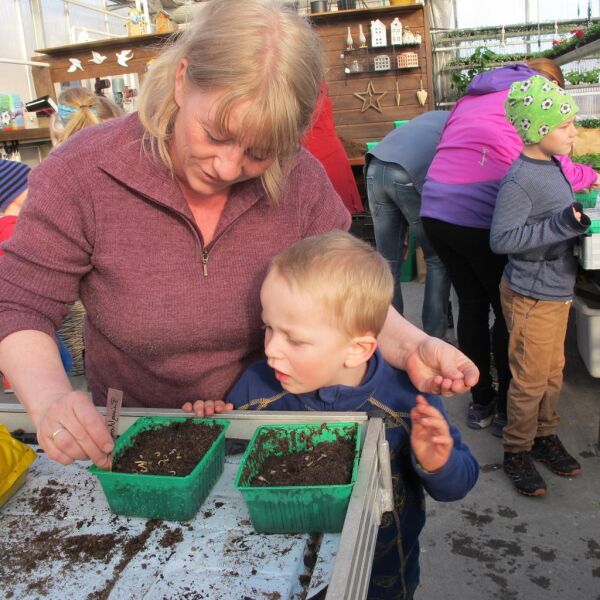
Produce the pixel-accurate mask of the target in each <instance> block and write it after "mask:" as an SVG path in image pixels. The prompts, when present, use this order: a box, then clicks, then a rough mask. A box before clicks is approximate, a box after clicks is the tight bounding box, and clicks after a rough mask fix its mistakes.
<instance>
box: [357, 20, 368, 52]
mask: <svg viewBox="0 0 600 600" xmlns="http://www.w3.org/2000/svg"><path fill="white" fill-rule="evenodd" d="M358 41H359V42H360V47H361V48H366V47H367V38H366V37H365V32H364V31H363V28H362V24H359V25H358Z"/></svg>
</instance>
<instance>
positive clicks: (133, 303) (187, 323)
mask: <svg viewBox="0 0 600 600" xmlns="http://www.w3.org/2000/svg"><path fill="white" fill-rule="evenodd" d="M141 136H142V127H141V125H140V123H139V120H138V117H137V115H136V114H134V115H130V116H127V117H124V118H121V119H115V120H113V121H107V122H106V123H103V124H102V125H96V126H94V127H89V128H87V129H85V130H83V131H81V132H80V133H78V134H77V135H76V136H74V137H73V138H71V139H70V140H69V141H68V142H66V143H65V144H63V145H61V146H60V147H59V148H57V149H56V150H55V151H53V152H52V154H51V155H50V156H49V157H48V158H47V159H45V160H44V161H43V162H42V163H41V164H40V165H39V166H38V167H37V168H35V169H34V170H33V171H32V174H31V177H30V190H29V199H28V200H27V203H26V204H25V208H24V210H23V212H22V213H21V217H20V219H19V222H18V224H17V227H16V229H15V232H14V235H13V237H12V238H11V239H10V240H9V241H8V242H6V243H5V245H4V250H5V255H4V256H3V257H2V260H0V339H1V338H3V337H5V336H7V335H8V334H10V333H12V332H15V331H19V330H24V329H34V330H40V331H44V332H46V333H48V334H50V335H52V334H53V332H54V330H55V328H57V327H58V326H59V325H60V323H61V320H62V319H63V317H64V316H65V314H66V313H67V311H68V307H69V304H70V303H72V302H73V301H74V300H76V299H77V298H78V297H79V296H80V297H81V300H82V301H83V304H84V305H85V307H86V309H87V318H86V327H85V348H86V353H85V360H86V376H87V380H88V384H89V387H90V390H91V392H92V395H93V398H94V401H95V402H96V404H103V403H105V402H106V390H107V388H108V387H112V388H117V389H120V390H123V392H124V404H125V405H126V406H148V407H173V408H179V407H181V406H182V404H183V403H184V402H186V401H193V400H199V399H216V398H223V397H224V396H225V394H226V393H227V391H228V390H229V388H230V387H231V386H232V384H233V383H234V382H235V380H236V379H237V377H238V376H239V375H240V374H241V373H242V371H243V370H244V368H245V367H247V366H248V365H249V364H250V363H252V362H254V361H255V360H257V359H258V358H260V357H261V356H262V345H263V336H264V334H263V331H262V322H261V318H260V298H259V290H260V285H261V283H262V279H263V277H264V274H265V272H266V269H267V265H268V263H269V261H270V260H271V258H272V257H273V256H274V255H275V254H276V253H278V252H279V251H281V250H283V249H284V248H287V247H288V246H289V245H291V244H292V243H294V242H296V241H298V240H300V239H302V238H304V237H307V236H310V235H316V234H319V233H323V232H325V231H329V230H331V229H336V228H339V229H347V228H348V227H349V225H350V215H349V213H348V211H347V210H346V208H345V207H344V205H343V204H342V202H341V200H340V198H339V196H338V195H337V194H336V192H335V191H334V189H333V188H332V186H331V184H330V183H329V180H328V178H327V176H326V174H325V171H324V169H323V167H322V166H321V164H320V163H319V162H318V161H317V160H316V159H315V158H313V157H312V156H310V154H308V152H306V151H305V150H301V151H300V153H299V155H298V159H297V161H296V163H295V165H294V167H293V169H292V171H291V173H290V174H289V176H288V177H287V178H286V180H285V182H284V186H283V187H284V189H283V194H282V198H281V201H280V203H279V206H277V207H275V208H273V207H271V206H270V204H269V202H268V200H267V198H266V196H265V193H264V191H263V189H262V186H261V185H260V183H259V182H257V181H247V182H244V183H242V184H238V185H236V186H234V187H233V188H232V190H231V194H230V197H229V199H228V201H227V204H226V206H225V209H224V211H223V214H222V215H221V218H220V220H219V223H218V225H217V229H216V231H215V236H214V239H213V240H212V241H211V242H210V244H208V245H207V246H204V244H203V242H202V235H201V233H200V230H199V229H198V227H197V226H196V223H195V221H194V219H193V217H192V213H191V211H190V209H189V207H188V205H187V203H186V201H185V200H184V198H183V195H182V194H181V191H180V189H179V186H178V184H177V182H176V180H175V179H174V178H173V177H172V176H171V174H170V172H169V171H168V170H167V169H166V168H165V166H164V165H163V164H162V163H160V162H158V161H155V160H152V159H151V158H150V157H149V156H148V155H147V154H145V153H144V152H143V151H142V146H141ZM204 265H206V267H207V273H206V275H205V274H204V269H203V266H204Z"/></svg>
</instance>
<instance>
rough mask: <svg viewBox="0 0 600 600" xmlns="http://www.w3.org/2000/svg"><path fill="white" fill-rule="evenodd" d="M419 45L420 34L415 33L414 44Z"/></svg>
mask: <svg viewBox="0 0 600 600" xmlns="http://www.w3.org/2000/svg"><path fill="white" fill-rule="evenodd" d="M420 43H421V34H420V33H415V44H420Z"/></svg>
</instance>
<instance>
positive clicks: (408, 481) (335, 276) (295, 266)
mask: <svg viewBox="0 0 600 600" xmlns="http://www.w3.org/2000/svg"><path fill="white" fill-rule="evenodd" d="M393 287H394V282H393V278H392V274H391V271H390V268H389V265H388V263H387V261H386V260H385V259H384V258H383V257H382V256H380V255H379V254H377V252H376V251H375V250H374V249H373V248H372V247H371V246H370V245H368V244H366V243H365V242H362V241H360V240H358V239H356V238H354V237H352V236H351V235H349V234H347V233H343V232H341V231H333V232H330V233H327V234H324V235H321V236H317V237H312V238H307V239H305V240H302V241H301V242H298V243H296V244H294V245H293V246H291V247H290V248H288V249H287V250H285V251H284V252H282V253H281V254H279V255H278V256H276V257H275V258H274V259H273V261H272V263H271V266H270V268H269V271H268V274H267V277H266V279H265V281H264V282H263V286H262V289H261V294H260V297H261V303H262V318H263V321H264V324H265V354H266V357H267V358H266V360H263V361H261V362H259V363H257V364H255V365H253V366H252V367H250V368H249V369H248V370H247V371H246V372H245V373H244V374H243V375H242V377H241V379H240V380H239V381H238V383H237V384H236V385H235V386H234V388H233V390H232V391H231V393H230V395H229V397H228V399H227V402H228V403H227V404H223V402H217V403H212V402H210V403H209V402H204V403H201V402H197V403H195V405H194V409H195V411H196V414H204V413H205V412H206V413H207V414H212V412H213V411H216V412H221V411H222V410H223V409H224V408H226V409H231V408H233V407H235V408H239V409H240V410H312V411H315V410H316V411H361V412H369V411H373V410H375V411H378V412H380V413H383V414H384V415H385V416H384V419H385V425H386V437H387V439H388V441H389V444H390V457H391V465H392V479H393V487H394V511H393V512H391V513H386V514H385V515H383V518H382V523H381V526H380V529H379V534H378V538H377V546H376V549H375V560H374V563H373V566H372V573H371V582H370V587H369V597H370V598H395V599H402V600H409V599H411V598H412V597H413V594H414V591H415V589H416V587H417V585H418V583H419V543H418V537H419V533H420V531H421V529H422V528H423V525H424V524H425V502H424V494H423V488H425V489H426V490H427V491H428V492H429V494H430V495H431V496H432V497H433V498H435V499H436V500H441V501H451V500H459V499H461V498H463V497H464V496H465V495H466V494H467V492H468V491H469V490H470V489H471V488H472V487H473V486H474V485H475V482H476V480H477V476H478V472H479V466H478V464H477V461H476V460H475V458H473V456H472V455H471V453H470V451H469V449H468V448H467V447H466V446H465V445H464V444H463V443H462V442H461V438H460V434H459V432H458V430H457V429H456V428H455V427H453V426H451V425H450V424H449V423H448V420H447V417H446V412H445V410H444V407H443V405H442V402H441V400H440V398H438V397H437V396H429V395H427V396H426V397H425V395H419V392H418V391H417V389H416V388H415V387H413V385H412V384H411V382H410V380H409V378H408V376H407V375H406V373H404V372H403V371H399V370H397V369H394V368H393V367H391V366H390V365H388V364H387V363H386V362H385V361H384V360H383V358H382V356H381V353H380V352H379V350H377V335H378V334H379V331H380V330H381V328H382V326H383V323H384V321H385V318H386V315H387V312H388V308H389V306H390V302H391V299H392V293H393ZM200 405H202V406H200Z"/></svg>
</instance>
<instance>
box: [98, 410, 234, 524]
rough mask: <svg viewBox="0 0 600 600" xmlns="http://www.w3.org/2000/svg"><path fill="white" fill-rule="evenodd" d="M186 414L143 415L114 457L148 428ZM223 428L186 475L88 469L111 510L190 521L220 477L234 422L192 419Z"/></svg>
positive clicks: (148, 516) (177, 418)
mask: <svg viewBox="0 0 600 600" xmlns="http://www.w3.org/2000/svg"><path fill="white" fill-rule="evenodd" d="M185 420H187V418H186V417H140V418H139V419H138V420H137V421H136V422H135V423H134V424H133V425H132V426H131V427H129V429H127V431H125V432H124V433H123V434H122V435H121V436H120V437H119V438H118V439H117V442H116V444H115V450H114V456H118V455H119V453H120V452H122V451H123V450H124V449H125V448H128V447H129V446H131V445H132V444H133V438H134V437H135V436H136V435H137V434H138V433H140V432H142V431H146V430H148V429H158V428H161V427H165V426H167V425H170V424H171V423H173V422H176V421H185ZM193 421H194V422H195V423H204V424H206V425H210V426H211V427H219V428H221V433H220V434H219V437H218V438H217V439H216V440H215V442H214V443H213V445H212V446H211V447H210V448H209V450H208V452H207V453H206V454H205V455H204V456H203V457H202V460H201V461H200V462H199V463H198V464H197V465H196V467H195V468H194V470H193V471H192V472H191V473H190V474H189V475H186V476H185V477H169V476H166V475H142V474H138V473H115V472H113V471H105V470H103V469H99V468H98V467H96V466H94V465H92V466H91V467H89V471H90V472H91V473H93V474H94V475H96V477H98V479H99V480H100V485H101V486H102V490H103V491H104V494H105V496H106V500H107V502H108V504H109V506H110V508H111V510H112V511H113V512H114V513H116V514H118V515H127V516H130V517H145V518H147V519H163V520H165V521H189V520H190V519H191V518H192V517H193V516H194V515H195V514H196V512H197V511H198V509H199V508H200V506H201V505H202V503H203V502H204V500H206V497H207V496H208V494H209V493H210V490H211V489H212V487H213V486H214V484H215V483H216V482H217V479H219V476H220V475H221V473H222V472H223V465H224V464H225V432H226V431H227V428H228V427H229V424H230V422H231V421H228V420H226V419H193Z"/></svg>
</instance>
